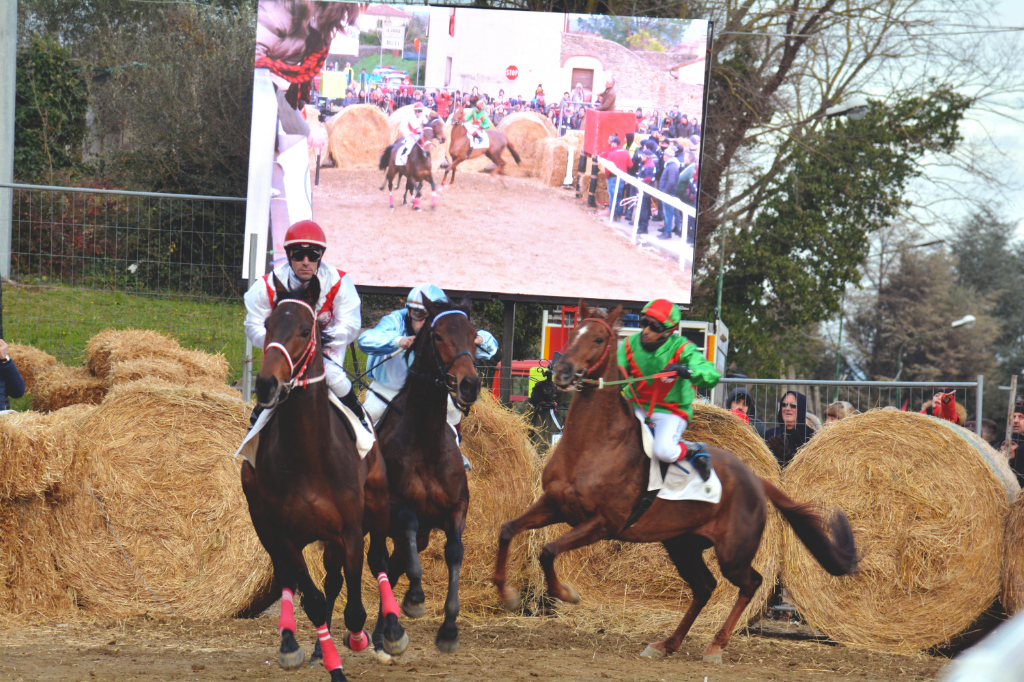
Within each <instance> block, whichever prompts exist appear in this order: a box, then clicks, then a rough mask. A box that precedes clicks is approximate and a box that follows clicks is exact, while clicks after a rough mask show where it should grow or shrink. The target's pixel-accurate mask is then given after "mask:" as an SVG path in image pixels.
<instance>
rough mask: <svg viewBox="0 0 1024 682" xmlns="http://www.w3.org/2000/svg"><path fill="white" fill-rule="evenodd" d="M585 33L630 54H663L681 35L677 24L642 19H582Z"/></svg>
mask: <svg viewBox="0 0 1024 682" xmlns="http://www.w3.org/2000/svg"><path fill="white" fill-rule="evenodd" d="M577 25H578V27H579V29H580V30H582V31H588V32H591V33H596V34H598V35H599V36H601V37H602V38H604V39H605V40H611V41H612V42H616V43H618V44H619V45H623V46H625V47H628V48H629V49H631V50H651V51H653V52H664V51H665V50H666V49H671V48H672V46H674V45H675V44H676V43H678V42H679V39H680V38H681V37H682V34H681V33H680V31H679V21H678V20H666V19H658V18H656V17H640V16H624V17H623V16H592V17H587V18H585V19H579V21H578V24H577Z"/></svg>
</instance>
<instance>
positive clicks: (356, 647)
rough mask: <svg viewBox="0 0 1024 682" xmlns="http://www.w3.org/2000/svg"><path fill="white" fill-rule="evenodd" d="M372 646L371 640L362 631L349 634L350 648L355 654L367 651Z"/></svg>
mask: <svg viewBox="0 0 1024 682" xmlns="http://www.w3.org/2000/svg"><path fill="white" fill-rule="evenodd" d="M369 645H370V638H369V637H367V636H366V633H365V632H364V631H362V630H360V631H359V632H350V633H348V648H349V649H351V650H352V651H355V652H360V651H363V650H365V649H366V647H368V646H369Z"/></svg>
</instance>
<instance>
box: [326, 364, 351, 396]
mask: <svg viewBox="0 0 1024 682" xmlns="http://www.w3.org/2000/svg"><path fill="white" fill-rule="evenodd" d="M324 371H325V372H326V373H327V378H326V379H325V380H324V381H326V382H327V386H328V387H329V388H330V389H331V391H333V392H334V395H336V396H338V397H339V398H344V397H345V396H347V395H348V392H349V391H351V390H352V381H351V380H350V379H349V378H348V375H347V374H345V370H344V369H343V368H342V366H341V365H339V364H338V363H336V362H335V361H334V360H331V359H330V358H329V357H327V356H326V355H325V356H324Z"/></svg>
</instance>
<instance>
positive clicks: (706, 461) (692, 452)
mask: <svg viewBox="0 0 1024 682" xmlns="http://www.w3.org/2000/svg"><path fill="white" fill-rule="evenodd" d="M683 442H684V443H686V458H687V459H689V460H690V463H691V464H692V465H693V468H694V469H695V470H696V472H697V473H698V474H700V478H701V480H703V481H706V480H708V479H709V478H711V456H710V455H709V454H708V446H707V444H706V443H691V442H690V441H683Z"/></svg>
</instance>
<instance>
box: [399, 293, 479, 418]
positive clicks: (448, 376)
mask: <svg viewBox="0 0 1024 682" xmlns="http://www.w3.org/2000/svg"><path fill="white" fill-rule="evenodd" d="M454 313H458V314H459V315H463V316H465V318H466V319H467V320H468V319H469V315H467V314H466V313H465V312H464V311H462V310H459V309H458V308H454V309H452V310H445V311H444V312H441V313H438V314H437V315H436V316H435V317H434V319H433V320H432V321H431V323H430V350H431V352H432V354H433V356H434V365H435V366H436V367H437V370H438V372H439V373H440V376H436V377H435V376H427V375H426V374H420V373H419V372H417V371H416V370H414V369H413V368H412V367H410V368H409V374H410V375H412V376H414V377H416V378H417V379H420V380H421V381H426V382H427V383H431V384H434V385H435V386H437V387H438V388H443V389H444V390H445V392H446V393H447V394H448V395H450V396H451V398H452V402H453V403H455V407H456V408H458V410H459V412H461V413H462V416H464V417H467V416H469V410H470V408H471V407H472V405H466V404H465V403H463V402H462V399H461V398H459V392H458V388H459V387H458V385H457V384H455V383H453V382H454V380H455V376H454V375H453V374H452V373H451V370H452V367H453V366H454V365H455V362H456V361H457V360H458V359H459V358H461V357H462V356H463V355H468V356H469V359H470V362H472V363H473V370H474V371H475V370H476V356H475V355H474V354H473V353H471V352H469V351H468V350H464V351H459V352H458V353H456V354H455V357H453V358H452V359H451V362H449V363H448V366H447V367H445V366H444V365H443V364H441V357H440V356H439V355H438V353H437V334H436V332H434V325H436V324H437V321H438V320H440V319H441V318H442V317H444V316H445V315H451V314H454Z"/></svg>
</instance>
